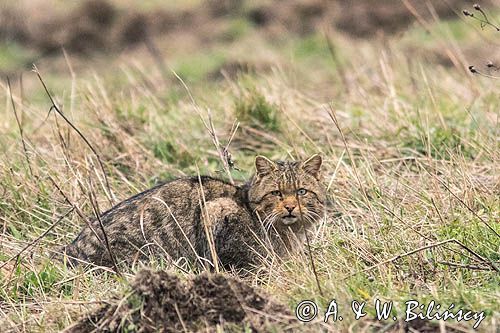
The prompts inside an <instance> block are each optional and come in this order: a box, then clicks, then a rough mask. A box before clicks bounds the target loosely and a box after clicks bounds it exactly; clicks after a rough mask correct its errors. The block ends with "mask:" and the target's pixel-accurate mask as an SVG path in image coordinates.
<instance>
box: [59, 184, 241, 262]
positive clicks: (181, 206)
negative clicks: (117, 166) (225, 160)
mask: <svg viewBox="0 0 500 333" xmlns="http://www.w3.org/2000/svg"><path fill="white" fill-rule="evenodd" d="M218 198H228V199H230V200H231V201H232V202H235V203H237V204H238V205H241V206H244V191H243V189H242V188H241V187H238V186H234V185H231V184H229V183H227V182H225V181H223V180H220V179H217V178H212V177H209V176H200V177H196V176H195V177H186V178H179V179H175V180H172V181H169V182H166V183H162V184H159V185H157V186H155V187H153V188H151V189H149V190H146V191H144V192H141V193H139V194H136V195H135V196H132V197H130V198H128V199H126V200H124V201H122V202H120V203H119V204H117V205H115V206H114V207H112V208H111V209H109V210H108V211H106V212H105V213H103V214H102V215H101V216H100V217H99V218H98V219H94V220H93V221H92V223H91V226H87V227H85V228H84V229H83V230H82V231H81V233H80V234H79V235H78V236H77V238H76V239H75V240H74V241H73V242H72V244H70V245H69V246H68V247H66V249H65V251H66V253H67V254H69V255H70V256H72V257H76V258H82V259H84V260H86V261H91V262H97V263H100V264H108V263H109V260H108V259H109V258H106V257H107V256H106V254H105V253H104V246H103V245H104V244H103V240H104V234H103V233H102V228H101V226H100V222H102V224H103V226H104V229H105V232H106V236H107V238H108V240H109V243H110V245H111V247H112V248H119V249H121V250H122V252H123V253H124V254H132V253H134V252H137V249H141V248H143V246H144V245H145V244H158V245H160V247H162V248H163V249H165V250H167V252H169V253H172V254H175V255H176V256H180V255H185V254H186V253H189V252H190V251H191V249H190V246H189V244H190V243H195V242H196V240H197V237H198V235H199V234H200V232H201V227H200V225H199V223H200V221H201V212H202V207H203V206H204V205H205V203H208V202H211V201H213V200H216V199H218ZM96 235H97V236H99V238H100V239H101V240H99V239H98V238H97V237H96ZM103 254H104V257H103Z"/></svg>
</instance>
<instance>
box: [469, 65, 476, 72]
mask: <svg viewBox="0 0 500 333" xmlns="http://www.w3.org/2000/svg"><path fill="white" fill-rule="evenodd" d="M469 71H470V72H471V73H473V74H476V73H477V70H476V68H475V67H474V66H469Z"/></svg>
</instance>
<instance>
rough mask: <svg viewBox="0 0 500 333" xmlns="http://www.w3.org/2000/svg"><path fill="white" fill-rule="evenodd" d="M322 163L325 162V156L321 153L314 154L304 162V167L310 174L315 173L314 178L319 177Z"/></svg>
mask: <svg viewBox="0 0 500 333" xmlns="http://www.w3.org/2000/svg"><path fill="white" fill-rule="evenodd" d="M321 164H323V158H322V157H321V155H319V154H314V155H313V156H311V157H309V158H308V159H307V160H305V161H304V162H302V169H304V171H305V172H307V173H309V174H310V175H313V176H314V178H316V179H319V175H320V171H321Z"/></svg>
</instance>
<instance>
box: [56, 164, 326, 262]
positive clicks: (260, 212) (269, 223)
mask: <svg viewBox="0 0 500 333" xmlns="http://www.w3.org/2000/svg"><path fill="white" fill-rule="evenodd" d="M321 164H322V158H321V156H320V155H317V154H316V155H313V156H311V157H310V158H308V159H307V160H304V161H271V160H269V159H267V158H266V157H263V156H257V157H256V158H255V169H256V173H255V175H254V176H253V177H252V178H251V179H250V181H249V182H247V183H246V184H244V185H242V186H234V185H231V184H229V183H226V182H224V181H222V180H220V179H215V178H211V177H208V176H201V177H191V178H181V179H177V180H173V181H170V182H167V183H164V184H161V185H158V186H156V187H154V188H152V189H149V190H147V191H145V192H142V193H139V194H137V195H135V196H133V197H131V198H129V199H127V200H125V201H122V202H121V203H119V204H117V205H116V206H114V207H113V208H111V209H110V210H108V211H107V212H105V213H103V214H102V215H101V216H100V217H99V219H96V220H94V221H93V222H91V223H90V224H89V225H88V226H86V227H84V228H83V230H82V231H81V232H80V234H79V235H78V236H77V237H76V239H75V240H74V241H73V242H72V243H71V244H69V245H68V246H66V247H65V253H66V255H67V256H68V258H69V259H70V262H72V263H78V262H87V263H93V264H97V265H103V266H112V264H113V261H115V262H118V263H121V264H128V265H130V264H132V263H133V262H135V261H136V260H143V259H146V258H148V256H149V255H153V256H166V257H169V258H170V259H172V260H174V261H175V260H178V259H179V258H186V259H188V260H190V261H195V262H197V263H199V264H201V265H202V266H204V265H205V264H206V263H207V262H212V263H213V259H214V257H215V258H217V260H218V262H220V263H221V264H222V265H223V266H224V267H227V268H230V267H233V268H246V269H247V268H249V267H251V266H255V265H258V262H259V259H261V258H263V257H265V256H266V255H268V254H269V253H272V252H274V253H277V254H278V255H284V254H285V253H286V252H288V251H296V249H297V248H300V246H299V245H300V243H301V242H303V240H304V238H305V233H306V232H307V230H309V229H311V228H312V227H313V225H314V224H315V222H316V221H318V220H319V219H320V217H321V215H322V211H323V204H324V201H325V193H324V190H323V186H322V182H321V172H320V169H321ZM101 225H102V227H101ZM103 228H104V230H105V234H104V233H103V232H102V229H103ZM297 241H298V242H297ZM106 244H108V245H109V249H110V250H111V251H109V250H108V245H106ZM213 249H215V253H214V251H213ZM270 249H271V251H270ZM110 253H112V254H113V257H112V256H111V254H110Z"/></svg>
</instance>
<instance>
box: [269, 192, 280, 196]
mask: <svg viewBox="0 0 500 333" xmlns="http://www.w3.org/2000/svg"><path fill="white" fill-rule="evenodd" d="M271 194H272V195H279V196H281V191H272V192H271Z"/></svg>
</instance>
